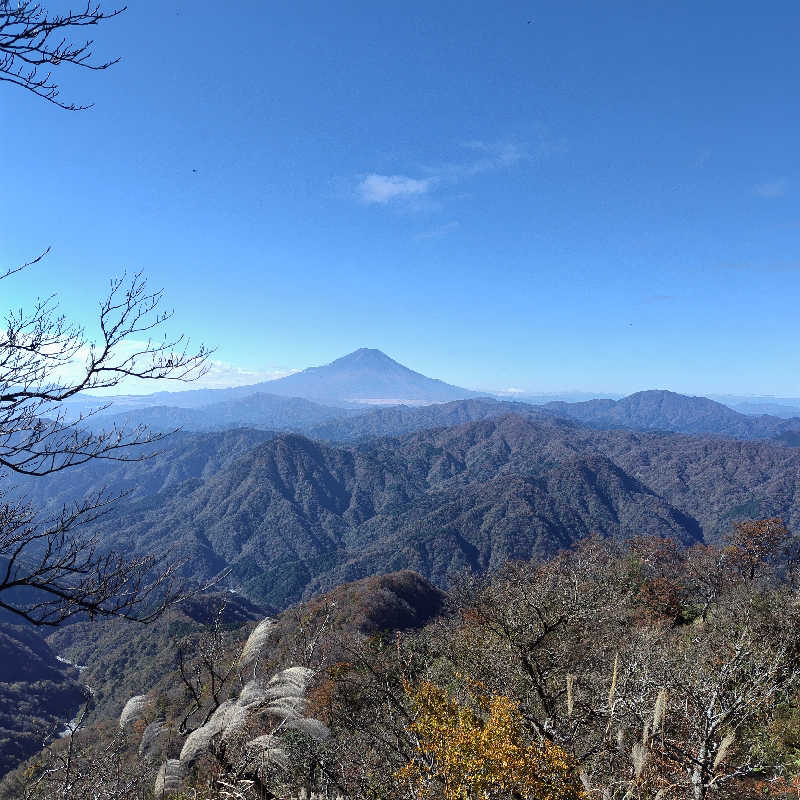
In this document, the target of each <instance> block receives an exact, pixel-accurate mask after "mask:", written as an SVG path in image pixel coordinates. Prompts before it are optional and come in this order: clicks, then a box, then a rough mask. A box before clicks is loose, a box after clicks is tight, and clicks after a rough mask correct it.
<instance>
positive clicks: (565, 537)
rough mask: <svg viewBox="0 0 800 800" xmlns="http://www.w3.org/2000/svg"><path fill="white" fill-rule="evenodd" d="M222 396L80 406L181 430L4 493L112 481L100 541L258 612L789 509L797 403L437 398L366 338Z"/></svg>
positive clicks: (797, 518)
mask: <svg viewBox="0 0 800 800" xmlns="http://www.w3.org/2000/svg"><path fill="white" fill-rule="evenodd" d="M265 385H269V386H270V387H272V388H275V387H277V388H280V389H281V390H282V391H284V392H294V391H304V392H307V393H309V394H312V395H314V397H315V398H316V399H309V398H308V397H289V396H284V395H281V394H277V393H269V394H268V393H264V392H262V391H260V389H261V388H263V386H265ZM254 390H256V391H254ZM227 391H228V390H224V391H222V392H220V391H211V392H209V391H207V390H201V392H199V393H197V392H186V393H178V394H175V395H171V396H170V400H172V399H173V398H178V400H180V402H186V403H187V405H185V406H184V407H181V406H178V405H168V406H165V405H149V406H147V405H145V407H143V408H139V409H131V410H127V411H125V412H124V413H123V414H121V415H120V414H116V415H114V414H112V415H110V416H98V417H96V418H93V419H92V422H93V423H94V424H97V425H99V426H103V427H104V426H108V425H109V424H117V425H122V426H124V425H130V424H141V423H144V424H148V425H150V426H152V427H153V428H154V429H156V430H170V429H173V428H175V427H179V426H183V427H184V431H183V432H180V433H176V434H174V435H173V436H171V437H168V438H167V439H166V440H165V442H162V443H159V444H158V447H159V448H160V449H162V450H164V452H163V453H162V454H161V455H159V456H158V457H155V458H152V459H148V460H145V461H143V462H138V463H127V464H118V465H115V466H113V467H109V466H108V465H107V464H105V463H103V462H93V461H90V462H89V463H87V464H85V465H83V466H81V467H76V468H74V469H70V470H67V471H65V472H63V473H59V474H56V475H53V476H50V477H48V478H45V479H32V480H16V482H15V487H16V488H15V491H19V492H23V493H24V494H25V495H26V496H27V497H29V498H30V499H31V500H32V501H33V502H35V503H36V505H37V507H39V508H41V509H43V510H44V511H48V510H49V511H53V512H55V511H57V510H58V509H59V508H60V507H61V506H62V505H63V504H64V503H66V502H69V501H70V500H72V499H76V498H79V497H82V496H84V495H86V494H88V493H90V492H92V491H96V490H97V489H99V488H101V487H103V486H107V487H108V488H109V489H110V490H111V491H113V492H127V493H128V494H127V496H126V497H125V498H124V499H123V500H122V501H120V502H119V503H118V504H117V505H116V506H114V507H112V509H111V511H110V513H109V514H108V515H107V516H105V517H104V518H103V519H102V520H101V521H100V522H98V523H97V524H96V525H95V530H96V531H97V534H98V536H99V537H100V539H101V541H102V542H103V543H104V546H108V547H113V548H114V549H117V550H120V551H123V552H128V553H146V552H150V551H153V550H155V551H159V548H163V547H164V546H165V543H167V542H168V543H169V544H170V546H174V547H176V548H178V550H179V551H180V553H181V555H182V557H183V558H184V559H186V565H187V566H186V574H187V576H188V577H190V578H192V579H197V580H200V581H204V580H207V579H209V578H212V577H214V576H216V575H218V574H220V573H222V572H224V571H226V570H230V581H231V585H232V587H233V588H235V589H237V590H238V591H241V592H242V593H243V594H245V595H246V596H248V597H249V598H250V599H252V600H254V601H256V602H260V603H267V604H270V605H274V606H276V607H282V606H285V605H286V604H287V603H291V602H295V601H297V600H299V599H300V598H301V597H304V596H307V595H309V594H310V593H313V592H314V591H317V590H319V589H323V588H330V587H332V586H335V585H337V584H338V583H341V582H342V581H346V580H351V579H355V578H362V577H365V576H367V575H371V574H374V573H383V572H387V571H392V570H397V569H407V568H411V569H415V570H417V571H418V572H420V574H422V575H424V576H425V577H426V578H429V579H430V580H432V581H433V582H434V583H436V584H437V585H441V586H446V585H447V583H448V581H449V580H450V579H451V577H452V576H453V575H454V574H455V573H456V572H458V571H459V570H461V569H465V568H468V569H473V570H485V569H491V568H493V567H496V566H498V565H499V564H501V563H503V561H505V560H507V559H509V558H515V559H516V558H530V557H534V556H541V555H548V554H551V553H553V552H554V551H556V550H558V549H560V548H563V547H566V546H569V545H570V544H572V543H573V542H575V541H576V540H577V539H580V538H582V537H584V536H587V535H589V534H591V533H599V534H601V535H604V536H612V537H629V536H633V535H637V534H647V533H651V534H659V535H667V536H670V537H673V538H676V539H678V540H680V541H682V542H686V543H691V542H695V541H702V540H709V539H715V538H717V537H719V536H720V535H721V534H722V533H723V532H724V531H725V530H726V528H727V527H729V525H730V522H731V520H734V519H737V518H741V517H749V516H771V515H775V516H782V517H783V518H784V519H786V521H787V522H790V523H792V524H797V523H798V522H800V494H798V492H800V489H798V488H797V487H798V486H800V450H798V449H797V448H796V447H793V446H794V445H797V444H800V419H797V418H791V419H781V418H778V417H774V416H770V415H761V416H752V415H745V414H741V413H739V412H737V411H734V410H733V409H730V408H728V407H727V406H725V405H723V404H721V403H718V402H715V401H713V400H710V399H708V398H704V397H686V396H683V395H679V394H675V393H673V392H668V391H663V390H653V391H645V392H638V393H636V394H633V395H630V396H629V397H625V398H622V399H620V400H600V399H597V400H590V401H585V402H577V403H566V402H550V403H547V404H545V405H531V404H526V403H519V402H513V401H508V400H499V399H496V398H491V397H472V396H467V397H458V398H457V399H450V398H451V397H452V396H453V395H459V394H462V395H473V394H475V393H473V392H470V391H469V390H466V389H459V388H458V387H455V386H450V385H448V384H445V383H442V382H441V381H436V380H434V379H431V378H427V377H425V376H423V375H421V374H419V373H417V372H414V371H412V370H409V369H407V368H405V367H403V366H402V365H400V364H397V362H395V361H393V360H392V359H390V358H389V357H388V356H386V355H384V354H383V353H380V352H379V351H376V350H367V349H362V350H358V351H356V352H355V353H352V354H350V355H349V356H345V357H344V358H341V359H338V360H337V361H334V362H333V363H332V364H329V365H327V366H325V367H319V368H312V369H309V370H305V371H304V372H302V373H297V374H296V375H292V376H289V377H287V378H282V379H280V380H278V381H270V382H269V383H268V384H258V385H256V386H253V387H239V388H238V389H236V390H230V391H232V392H234V391H235V393H240V396H230V394H226V392H227ZM182 394H185V395H188V396H189V397H188V400H187V399H185V398H184V399H181V395H182ZM153 397H158V398H159V399H161V398H162V395H154V396H153ZM212 397H213V398H215V399H217V402H214V403H207V404H205V405H194V404H195V403H196V402H198V400H199V399H201V398H202V399H206V400H207V399H208V398H212ZM220 397H222V399H219V398H220ZM442 398H445V399H447V401H446V402H433V401H434V400H436V399H442ZM150 399H152V398H150ZM320 399H326V400H328V401H330V402H331V403H334V402H335V403H339V405H333V404H331V405H325V404H324V403H321V402H318V401H319V400H320ZM400 399H406V400H409V399H414V400H415V401H416V403H417V404H409V403H406V404H394V405H393V403H395V402H396V401H397V400H400ZM356 401H359V402H360V403H361V406H360V407H358V406H356V405H355V403H356ZM145 402H149V399H148V398H145ZM374 405H377V406H378V407H377V408H376V407H373V406H374ZM687 434H691V435H687Z"/></svg>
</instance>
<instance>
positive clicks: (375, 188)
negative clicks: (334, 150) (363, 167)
mask: <svg viewBox="0 0 800 800" xmlns="http://www.w3.org/2000/svg"><path fill="white" fill-rule="evenodd" d="M432 185H433V179H432V178H421V179H420V178H409V177H408V176H406V175H378V174H376V173H372V174H371V175H367V176H366V177H365V178H363V180H361V181H360V183H359V184H358V187H357V190H356V191H357V193H358V196H359V198H360V199H361V201H362V202H364V203H366V204H367V205H373V204H377V205H382V206H385V205H387V204H388V203H391V202H392V201H394V200H407V199H409V198H412V197H419V196H420V195H424V194H427V193H428V192H429V191H430V189H431V187H432Z"/></svg>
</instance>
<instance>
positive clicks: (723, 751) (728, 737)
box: [711, 733, 736, 771]
mask: <svg viewBox="0 0 800 800" xmlns="http://www.w3.org/2000/svg"><path fill="white" fill-rule="evenodd" d="M735 739H736V734H734V733H727V734H725V737H724V738H723V740H722V742H721V743H720V745H719V750H717V757H716V758H715V759H714V765H713V766H712V767H711V769H712V771H713V770H715V769H716V768H717V767H718V766H719V765H720V764H721V763H722V762H723V761H724V760H725V757H726V756H727V755H728V750H730V747H731V745H732V744H733V742H734V741H735Z"/></svg>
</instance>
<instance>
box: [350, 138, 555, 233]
mask: <svg viewBox="0 0 800 800" xmlns="http://www.w3.org/2000/svg"><path fill="white" fill-rule="evenodd" d="M562 148H563V144H562V143H556V142H551V141H549V140H548V139H547V138H546V137H545V136H544V134H543V135H542V136H541V137H540V141H538V142H537V143H536V146H535V147H534V150H533V155H536V156H543V155H549V154H551V153H553V152H557V151H560V150H561V149H562ZM459 149H460V152H461V153H462V155H463V157H462V158H461V159H459V160H455V161H444V162H440V163H437V164H427V165H421V166H419V167H417V169H416V170H414V172H415V173H416V175H415V176H412V175H407V174H403V175H384V174H380V173H377V172H373V173H370V174H368V175H362V176H359V177H358V179H357V180H356V189H355V194H356V197H357V198H358V199H359V200H360V201H361V202H362V203H364V204H366V205H381V206H388V205H394V206H399V207H404V208H414V209H419V208H428V209H431V208H438V207H439V206H438V204H437V203H436V202H435V201H434V200H433V198H432V195H437V196H440V195H443V194H445V193H446V191H447V190H448V189H452V187H454V186H456V185H458V184H462V183H465V182H466V181H469V180H470V179H472V178H474V177H476V176H478V175H483V174H486V173H490V172H496V171H501V170H508V169H512V168H514V167H516V166H518V165H520V164H522V163H523V162H525V161H527V160H529V159H531V158H532V151H531V148H530V146H529V145H527V144H525V143H522V142H516V141H497V142H487V141H483V140H469V141H464V142H462V143H461V144H460V145H459ZM445 232H448V231H445ZM435 235H439V234H435ZM421 238H425V237H424V235H423V236H422V237H421Z"/></svg>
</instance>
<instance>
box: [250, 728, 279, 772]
mask: <svg viewBox="0 0 800 800" xmlns="http://www.w3.org/2000/svg"><path fill="white" fill-rule="evenodd" d="M247 746H248V747H249V748H251V749H253V750H257V751H258V752H259V754H260V755H261V757H262V758H264V759H265V760H267V761H268V762H269V763H270V764H276V765H277V766H279V767H284V768H285V767H286V766H287V764H288V759H287V757H286V752H285V751H284V750H283V748H282V747H278V746H277V744H276V739H275V737H274V736H273V735H272V734H271V733H268V734H267V735H266V736H259V737H258V738H257V739H253V740H252V741H250V742H248V743H247Z"/></svg>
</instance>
